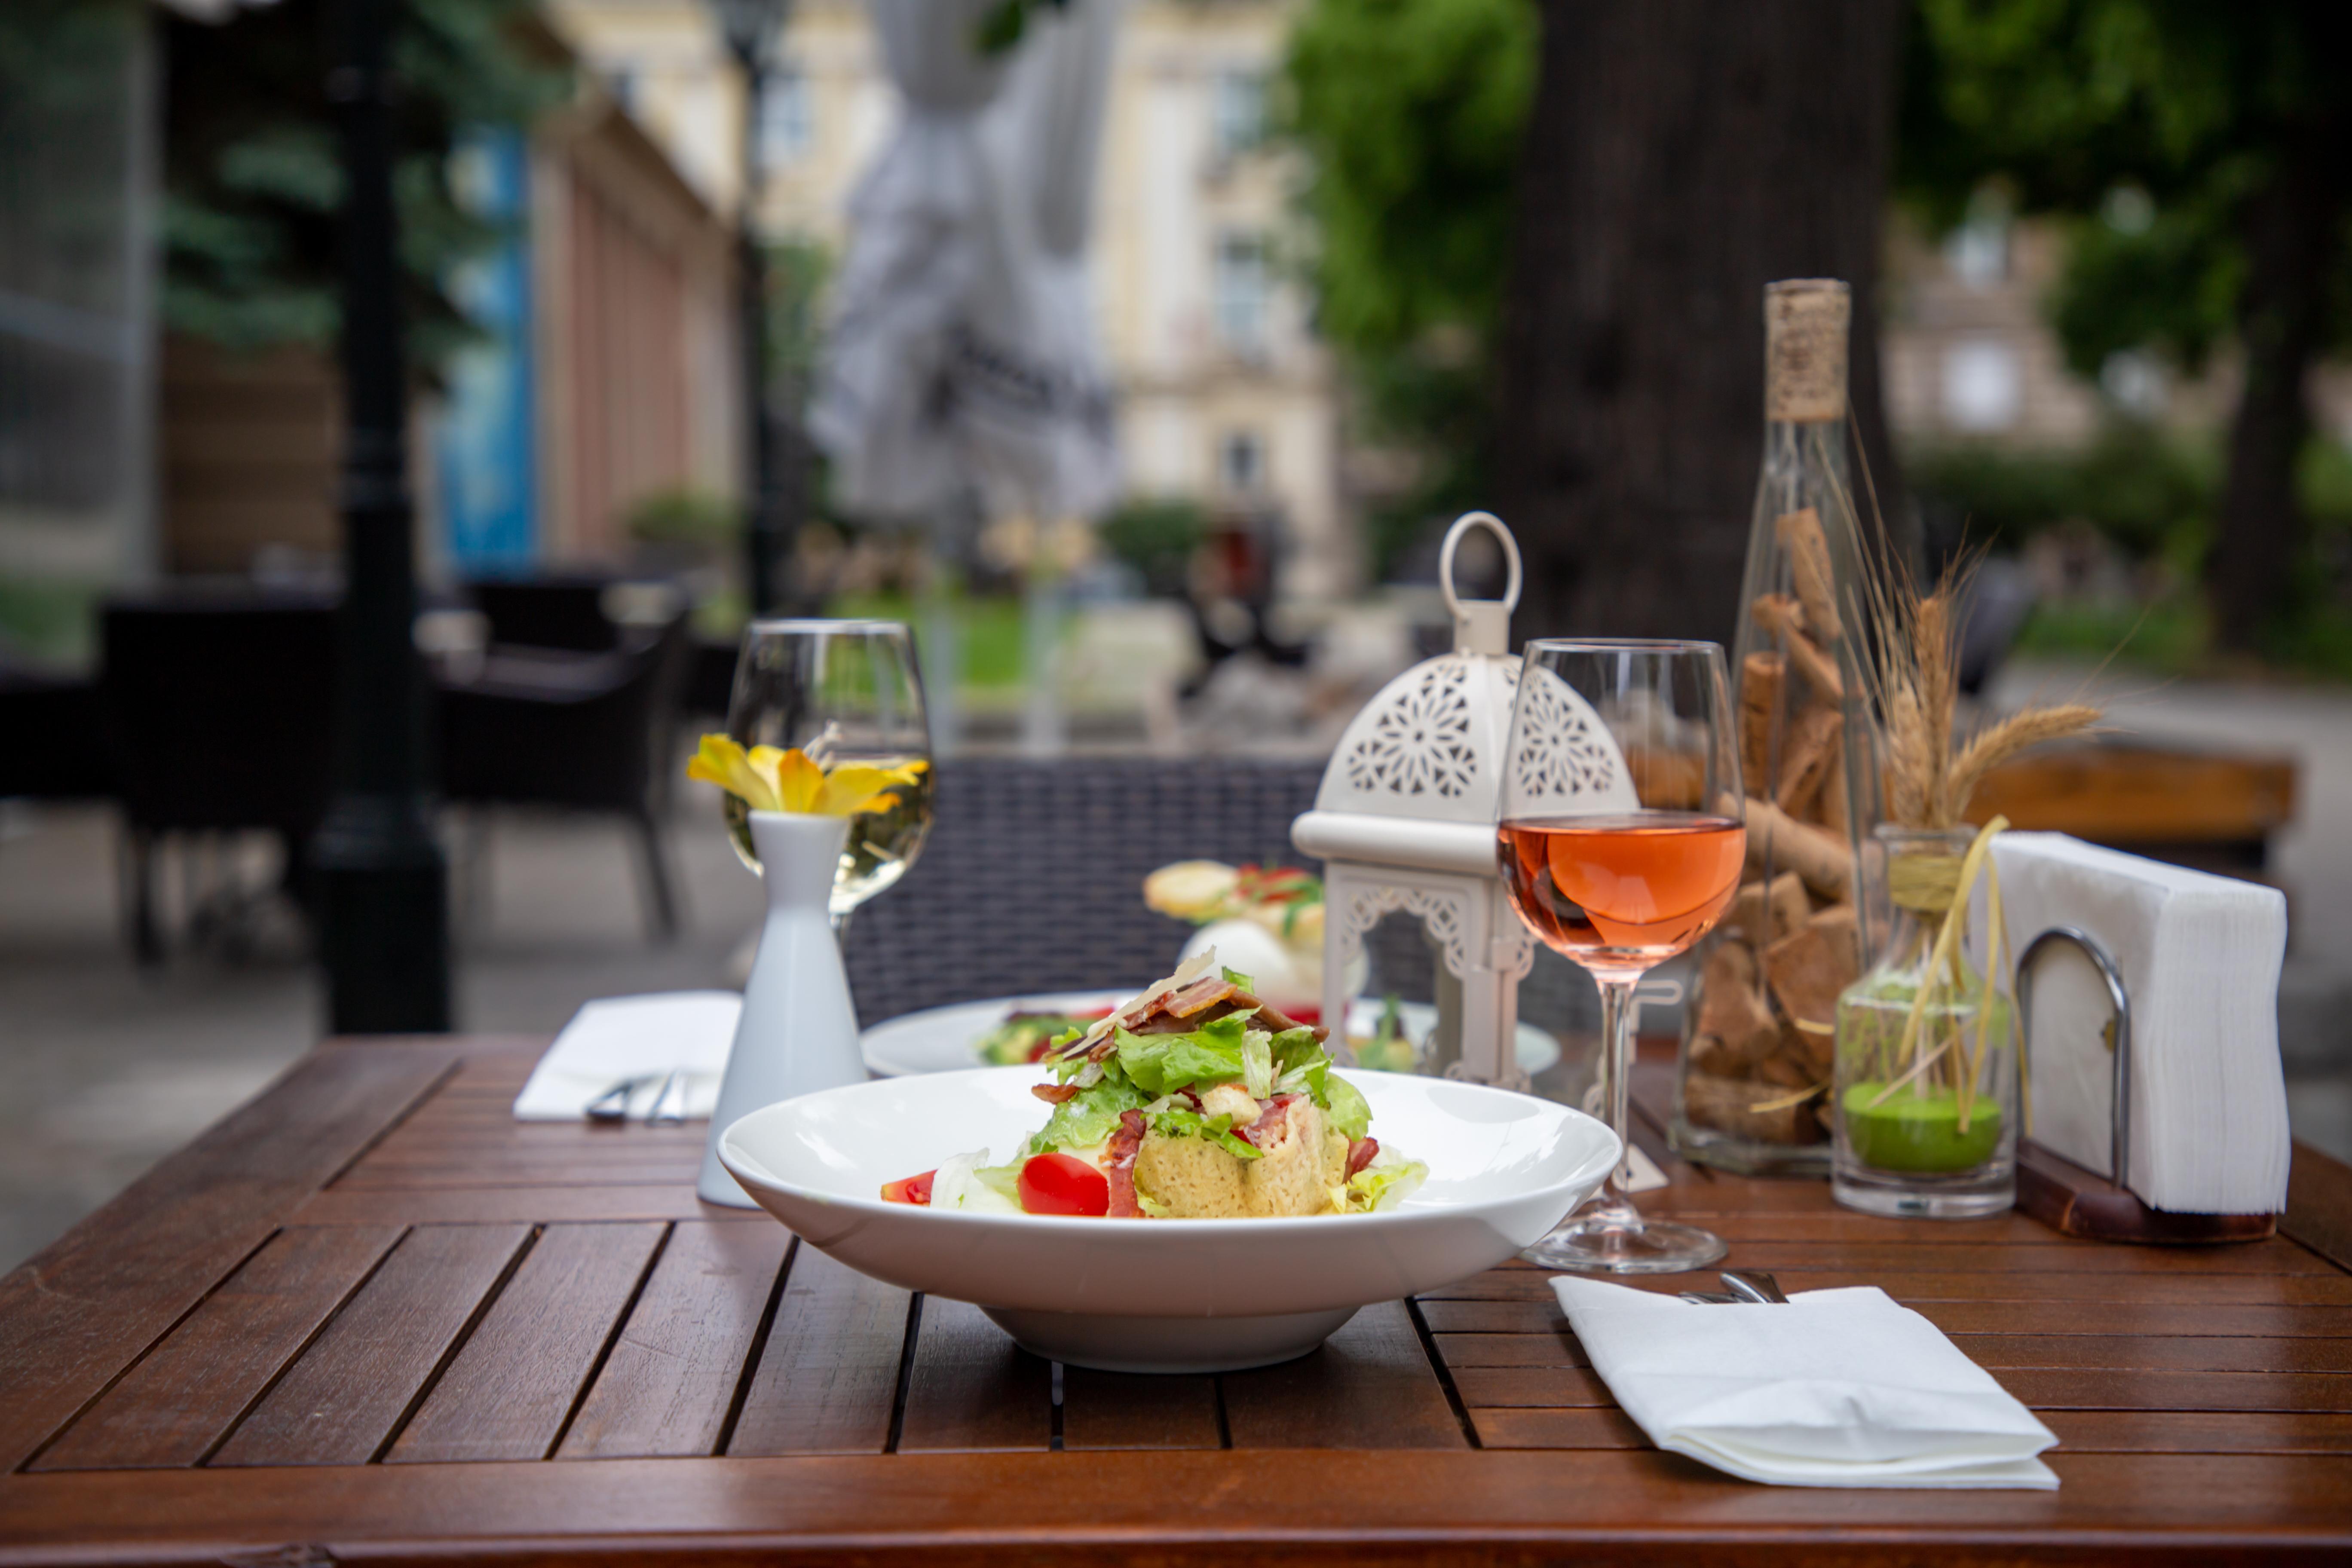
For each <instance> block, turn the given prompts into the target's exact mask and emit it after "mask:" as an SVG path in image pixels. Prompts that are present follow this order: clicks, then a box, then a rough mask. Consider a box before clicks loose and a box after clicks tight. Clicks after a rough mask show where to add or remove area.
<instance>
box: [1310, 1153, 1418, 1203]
mask: <svg viewBox="0 0 2352 1568" xmlns="http://www.w3.org/2000/svg"><path fill="white" fill-rule="evenodd" d="M1428 1179H1429V1167H1428V1166H1427V1165H1424V1164H1423V1163H1421V1162H1420V1161H1418V1160H1404V1159H1399V1158H1398V1157H1397V1156H1395V1155H1393V1154H1391V1153H1389V1152H1387V1151H1386V1150H1382V1151H1381V1154H1380V1156H1379V1157H1378V1158H1377V1159H1375V1160H1374V1161H1373V1162H1372V1163H1370V1164H1369V1165H1367V1166H1365V1167H1364V1168H1363V1169H1362V1170H1360V1171H1359V1172H1357V1173H1355V1174H1354V1175H1352V1176H1350V1177H1349V1178H1348V1184H1347V1185H1346V1186H1345V1187H1344V1188H1340V1189H1339V1190H1338V1191H1336V1192H1334V1193H1333V1194H1332V1197H1333V1200H1334V1202H1335V1203H1336V1204H1337V1205H1338V1206H1339V1207H1340V1208H1343V1209H1345V1210H1346V1211H1347V1212H1348V1213H1349V1214H1371V1213H1374V1212H1376V1211H1377V1210H1380V1209H1383V1208H1394V1207H1396V1205H1399V1204H1401V1203H1402V1202H1404V1200H1405V1199H1406V1198H1408V1197H1411V1196H1412V1193H1413V1189H1414V1188H1416V1187H1418V1186H1420V1185H1421V1184H1422V1183H1423V1182H1424V1181H1426V1180H1428Z"/></svg>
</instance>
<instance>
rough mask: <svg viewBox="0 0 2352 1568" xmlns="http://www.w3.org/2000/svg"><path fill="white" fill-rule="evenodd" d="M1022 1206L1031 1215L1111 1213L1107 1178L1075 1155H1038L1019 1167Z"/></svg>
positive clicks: (1100, 1214)
mask: <svg viewBox="0 0 2352 1568" xmlns="http://www.w3.org/2000/svg"><path fill="white" fill-rule="evenodd" d="M1021 1206H1022V1207H1023V1208H1024V1209H1025V1210H1027V1211H1028V1212H1029V1213H1031V1214H1075V1215H1088V1216H1090V1217H1092V1218H1096V1219H1099V1218H1101V1217H1102V1216H1103V1215H1107V1214H1108V1213H1110V1178H1109V1177H1108V1176H1106V1175H1104V1174H1103V1173H1102V1172H1100V1171H1099V1170H1097V1169H1096V1168H1095V1166H1094V1165H1093V1164H1092V1163H1090V1162H1088V1161H1085V1160H1081V1159H1079V1158H1078V1157H1077V1156H1076V1154H1059V1153H1055V1154H1038V1155H1034V1156H1032V1157H1031V1159H1030V1161H1029V1163H1027V1164H1025V1165H1024V1166H1022V1167H1021Z"/></svg>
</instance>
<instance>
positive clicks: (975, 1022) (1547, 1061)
mask: <svg viewBox="0 0 2352 1568" xmlns="http://www.w3.org/2000/svg"><path fill="white" fill-rule="evenodd" d="M1141 989H1143V988H1142V987H1141V986H1139V985H1131V986H1129V987H1128V988H1127V989H1126V990H1124V991H1055V992H1048V993H1045V994H1039V995H1034V996H993V997H990V998H989V999H988V1000H986V1001H982V1002H953V1003H950V1004H949V1005H946V1006H944V1007H926V1008H924V1009H923V1010H922V1011H921V1012H919V1013H902V1014H900V1015H899V1016H898V1017H896V1018H886V1019H884V1020H883V1021H882V1022H881V1023H879V1024H877V1025H875V1026H873V1027H872V1028H870V1029H868V1030H866V1032H865V1033H864V1034H862V1035H860V1036H858V1037H857V1048H858V1050H859V1051H860V1052H862V1053H863V1054H864V1055H865V1058H866V1070H868V1071H869V1072H877V1073H880V1074H881V1075H882V1076H883V1077H884V1078H898V1077H900V1076H902V1075H904V1074H907V1073H919V1072H961V1071H962V1070H963V1069H964V1068H971V1067H978V1066H980V1065H981V1059H980V1052H979V1050H978V1048H977V1047H979V1044H980V1040H981V1037H982V1036H983V1035H986V1034H987V1033H988V1032H989V1031H990V1030H992V1029H993V1028H995V1027H996V1026H998V1025H999V1024H1002V1023H1003V1022H1004V1018H1005V1015H1006V1014H1008V1013H1012V1012H1013V1011H1015V1010H1016V1009H1017V1010H1018V1011H1021V1012H1024V1013H1092V1012H1097V1011H1098V1010H1100V1009H1102V1008H1104V1007H1110V1006H1115V1005H1118V1003H1121V1002H1124V1001H1126V1000H1127V999H1128V998H1129V996H1132V995H1134V994H1136V993H1137V992H1138V991H1140V990H1141ZM1397 1012H1398V1014H1399V1015H1400V1016H1399V1019H1398V1021H1399V1022H1400V1023H1402V1025H1403V1026H1404V1032H1405V1034H1406V1036H1407V1037H1409V1038H1412V1039H1414V1040H1418V1039H1421V1038H1422V1037H1423V1036H1425V1035H1427V1034H1428V1033H1429V1031H1430V1030H1431V1029H1432V1028H1433V1027H1435V1026H1436V1024H1437V1009H1436V1008H1435V1007H1433V1006H1431V1005H1429V1004H1428V1003H1426V1002H1400V1003H1399V1004H1397ZM1380 1021H1381V1004H1380V1001H1379V999H1378V998H1376V997H1370V996H1360V997H1358V998H1357V999H1356V1001H1355V1004H1354V1005H1353V1006H1351V1007H1350V1008H1349V1013H1348V1032H1349V1034H1351V1035H1369V1034H1370V1033H1371V1032H1372V1030H1373V1029H1375V1028H1377V1027H1378V1026H1379V1025H1380ZM1517 1048H1518V1058H1519V1068H1520V1070H1521V1071H1523V1072H1525V1073H1527V1074H1528V1075H1529V1076H1530V1077H1532V1076H1533V1075H1535V1074H1537V1073H1539V1072H1543V1071H1545V1070H1547V1069H1548V1068H1551V1067H1553V1066H1555V1065H1556V1064H1558V1062H1559V1041H1558V1040H1557V1039H1554V1038H1553V1037H1551V1036H1550V1035H1548V1034H1546V1033H1545V1032H1544V1031H1543V1030H1541V1029H1538V1028H1537V1027H1536V1026H1534V1025H1532V1024H1521V1025H1520V1026H1519V1032H1518V1037H1517Z"/></svg>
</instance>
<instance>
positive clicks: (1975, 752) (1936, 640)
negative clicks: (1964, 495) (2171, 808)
mask: <svg viewBox="0 0 2352 1568" xmlns="http://www.w3.org/2000/svg"><path fill="white" fill-rule="evenodd" d="M1973 564H1974V563H1972V562H1969V561H1963V562H1961V563H1958V564H1957V565H1956V566H1954V567H1952V568H1950V569H1948V570H1947V571H1946V572H1945V574H1943V576H1942V577H1941V578H1940V579H1939V580H1938V581H1937V584H1936V587H1935V591H1934V592H1932V593H1926V594H1923V593H1921V592H1920V591H1919V587H1918V584H1916V582H1915V581H1914V580H1913V579H1912V577H1911V574H1910V572H1909V571H1908V569H1907V568H1906V567H1905V566H1904V565H1903V563H1901V561H1900V559H1899V558H1898V557H1897V556H1895V552H1893V551H1891V550H1889V549H1887V548H1886V547H1885V543H1884V541H1883V539H1882V541H1881V547H1880V549H1879V550H1878V551H1877V552H1875V557H1874V559H1873V560H1872V561H1870V562H1869V563H1868V565H1867V567H1866V569H1865V571H1864V583H1863V596H1864V600H1865V601H1866V603H1867V605H1868V608H1869V611H1870V618H1871V621H1872V622H1873V624H1874V630H1875V632H1876V634H1877V636H1876V639H1875V644H1874V650H1873V656H1872V657H1871V658H1867V659H1865V660H1864V661H1863V673H1864V681H1865V684H1867V685H1868V686H1869V687H1870V688H1871V695H1872V697H1873V698H1874V700H1875V701H1876V705H1877V707H1878V710H1879V713H1880V715H1881V717H1882V719H1883V721H1884V723H1885V744H1886V752H1885V770H1886V775H1885V785H1886V808H1887V816H1888V818H1889V819H1890V820H1891V821H1893V822H1895V823H1897V824H1899V825H1901V826H1905V827H1927V828H1941V827H1950V826H1954V825H1955V824H1956V823H1958V821H1959V819H1960V816H1961V814H1962V813H1964V812H1966V811H1967V810H1968V808H1969V796H1970V795H1973V794H1974V793H1975V792H1976V787H1977V785H1978V784H1979V782H1981V781H1982V779H1983V778H1984V775H1985V774H1986V773H1989V772H1990V771H1991V770H1992V769H1994V768H1996V767H1998V766H2000V764H2001V763H2005V762H2007V761H2009V760H2010V759H2011V757H2014V756H2016V755H2017V754H2018V753H2019V752H2023V751H2025V750H2026V749H2027V748H2029V747H2032V746H2037V745H2040V744H2041V743H2042V742H2044V741H2055V740H2061V739H2063V738H2064V737H2066V736H2068V735H2079V734H2083V733H2084V732H2086V731H2089V730H2091V729H2092V728H2093V726H2095V725H2096V724H2097V723H2098V721H2099V717H2100V714H2099V710H2098V709H2096V708H2094V707H2092V706H2090V705H2089V704H2087V703H2082V702H2068V703H2062V704H2058V705H2056V706H2052V707H2042V708H2027V709H2024V710H2021V711H2019V712H2016V713H2013V714H2011V715H2010V716H2009V717H2008V718H2006V719H2003V720H2000V721H1998V722H1997V723H1994V724H1991V725H1990V726H1988V727H1987V728H1986V729H1984V730H1983V731H1980V732H1979V734H1978V735H1977V736H1976V737H1975V738H1974V739H1972V740H1970V741H1969V742H1968V743H1967V744H1966V745H1965V746H1959V747H1956V746H1955V743H1954V738H1953V734H1952V716H1953V710H1954V709H1955V708H1956V707H1957V706H1958V700H1959V685H1960V662H1959V636H1960V628H1961V626H1963V624H1964V623H1965V619H1966V617H1965V616H1962V615H1960V614H1959V613H1958V606H1959V605H1961V604H1963V603H1964V602H1965V599H1966V595H1967V592H1968V587H1969V576H1970V570H1971V567H1972V566H1973Z"/></svg>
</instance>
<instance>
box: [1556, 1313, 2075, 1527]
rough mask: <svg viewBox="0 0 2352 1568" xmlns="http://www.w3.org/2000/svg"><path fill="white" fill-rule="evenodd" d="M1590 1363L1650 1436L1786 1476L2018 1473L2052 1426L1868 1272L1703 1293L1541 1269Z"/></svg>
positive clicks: (1734, 1465)
mask: <svg viewBox="0 0 2352 1568" xmlns="http://www.w3.org/2000/svg"><path fill="white" fill-rule="evenodd" d="M1551 1286H1552V1289H1553V1290H1554V1291H1556V1292H1557V1293H1558V1294H1559V1304H1560V1310H1563V1311H1565V1312H1566V1313H1567V1314H1568V1321H1569V1325H1570V1327H1571V1328H1573V1329H1574V1330H1575V1331H1576V1337H1577V1339H1578V1341H1579V1342H1581V1343H1582V1344H1583V1346H1584V1351H1585V1353H1586V1354H1587V1355H1589V1356H1591V1358H1592V1369H1593V1370H1594V1371H1595V1372H1597V1373H1600V1374H1601V1381H1602V1382H1603V1383H1606V1384H1608V1385H1609V1392H1610V1393H1612V1394H1615V1395H1616V1396H1617V1403H1618V1404H1619V1405H1622V1406H1624V1409H1625V1414H1626V1415H1631V1416H1632V1417H1633V1423H1634V1425H1635V1426H1639V1427H1641V1428H1642V1430H1643V1432H1645V1433H1647V1434H1648V1435H1649V1438H1650V1441H1652V1442H1653V1443H1655V1444H1656V1445H1657V1446H1658V1447H1661V1448H1664V1449H1668V1450H1670V1451H1671V1452H1674V1453H1677V1454H1685V1455H1688V1456H1689V1457H1690V1458H1694V1459H1696V1460H1698V1461H1699V1462H1700V1463H1701V1464H1705V1465H1712V1466H1714V1467H1715V1468H1717V1469H1718V1470H1726V1471H1728V1472H1730V1473H1731V1474H1732V1475H1735V1476H1739V1477H1743V1478H1744V1479H1748V1480H1751V1481H1769V1482H1772V1483H1775V1484H1778V1485H1781V1486H1806V1487H1977V1488H1987V1487H2024V1488H2032V1489H2036V1490H2043V1491H2047V1490H2053V1489H2056V1487H2057V1485H2058V1477H2057V1476H2056V1474H2055V1473H2054V1472H2053V1471H2052V1470H2051V1468H2050V1467H2049V1466H2047V1465H2045V1464H2043V1463H2042V1461H2041V1460H2040V1459H2038V1458H2034V1456H2035V1455H2036V1454H2039V1453H2041V1452H2042V1449H2044V1448H2047V1447H2050V1446H2051V1445H2052V1444H2053V1443H2055V1442H2057V1441H2058V1439H2057V1438H2056V1436H2053V1435H2052V1433H2051V1431H2050V1429H2049V1428H2048V1427H2046V1426H2042V1423H2041V1422H2039V1421H2037V1420H2035V1419H2034V1418H2033V1415H2032V1412H2031V1411H2029V1410H2027V1409H2026V1408H2025V1406H2024V1405H2020V1404H2019V1403H2018V1402H2017V1401H2016V1399H2015V1398H2013V1397H2011V1394H2009V1393H2008V1392H2007V1391H2006V1390H2005V1389H2003V1388H2002V1387H2001V1386H2000V1384H1998V1383H1995V1382H1994V1381H1993V1380H1992V1376H1991V1374H1990V1373H1987V1372H1986V1371H1985V1370H1984V1369H1983V1368H1982V1367H1980V1366H1979V1365H1977V1364H1976V1363H1974V1362H1972V1361H1970V1360H1969V1358H1968V1357H1967V1356H1965V1355H1963V1354H1961V1353H1960V1352H1959V1349H1958V1346H1956V1345H1954V1344H1953V1343H1952V1342H1951V1341H1949V1340H1948V1339H1946V1338H1945V1337H1944V1335H1943V1333H1942V1331H1940V1330H1938V1329H1937V1327H1936V1325H1935V1324H1933V1323H1931V1322H1929V1321H1927V1319H1925V1318H1923V1317H1921V1316H1920V1315H1919V1314H1918V1313H1916V1312H1914V1311H1912V1310H1910V1309H1909V1308H1907V1307H1898V1306H1896V1305H1895V1302H1894V1301H1893V1300H1890V1299H1889V1298H1888V1297H1887V1295H1886V1292H1885V1291H1884V1290H1881V1289H1876V1288H1875V1287H1874V1286H1858V1287H1854V1288H1853V1289H1843V1290H1808V1291H1804V1292H1801V1294H1799V1295H1796V1296H1794V1297H1791V1298H1790V1300H1789V1303H1788V1304H1787V1305H1786V1306H1770V1307H1761V1306H1737V1307H1725V1306H1706V1305H1701V1304H1699V1303H1696V1302H1692V1301H1683V1300H1676V1299H1675V1297H1672V1296H1666V1295H1660V1294H1656V1293H1654V1292H1652V1291H1648V1290H1634V1289H1628V1288H1626V1287H1625V1286H1622V1285H1604V1284H1602V1283H1601V1281H1600V1280H1597V1279H1579V1278H1577V1277H1575V1276H1572V1275H1570V1276H1562V1277H1560V1278H1558V1279H1554V1280H1552V1282H1551Z"/></svg>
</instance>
